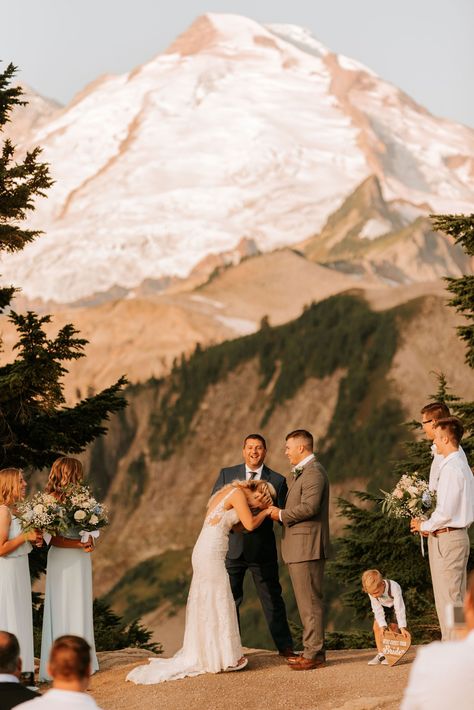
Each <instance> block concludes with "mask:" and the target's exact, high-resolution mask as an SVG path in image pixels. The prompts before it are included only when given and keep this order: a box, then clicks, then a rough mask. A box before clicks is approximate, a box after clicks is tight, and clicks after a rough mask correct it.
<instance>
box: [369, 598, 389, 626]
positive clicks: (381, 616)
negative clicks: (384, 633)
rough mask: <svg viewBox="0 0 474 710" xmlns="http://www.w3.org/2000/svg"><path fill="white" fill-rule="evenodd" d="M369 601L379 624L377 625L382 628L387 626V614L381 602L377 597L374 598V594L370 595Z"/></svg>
mask: <svg viewBox="0 0 474 710" xmlns="http://www.w3.org/2000/svg"><path fill="white" fill-rule="evenodd" d="M369 599H370V604H371V606H372V611H373V612H374V616H375V621H376V622H377V624H378V625H379V626H380V627H382V626H387V622H386V621H385V613H384V610H383V606H382V604H381V603H380V602H379V600H378V599H377V597H373V596H372V594H369Z"/></svg>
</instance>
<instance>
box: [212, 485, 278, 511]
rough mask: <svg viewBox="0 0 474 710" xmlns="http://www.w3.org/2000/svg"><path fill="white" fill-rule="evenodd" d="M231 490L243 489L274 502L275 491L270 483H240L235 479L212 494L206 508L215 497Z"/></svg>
mask: <svg viewBox="0 0 474 710" xmlns="http://www.w3.org/2000/svg"><path fill="white" fill-rule="evenodd" d="M231 488H245V489H247V490H249V491H252V493H262V494H263V495H267V496H269V497H270V498H271V499H272V501H275V500H276V490H275V489H274V487H273V486H272V484H271V483H270V481H262V480H259V481H255V479H254V480H251V481H241V480H239V479H238V478H237V479H236V480H235V481H232V483H227V484H226V485H225V486H222V488H219V490H218V491H216V492H215V493H213V495H212V496H211V497H210V498H209V500H208V502H207V508H209V506H210V504H211V501H213V500H214V498H215V497H216V495H218V494H219V493H222V491H230V489H231Z"/></svg>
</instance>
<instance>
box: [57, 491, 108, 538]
mask: <svg viewBox="0 0 474 710" xmlns="http://www.w3.org/2000/svg"><path fill="white" fill-rule="evenodd" d="M64 505H65V508H66V516H67V519H68V522H69V525H70V526H75V527H77V524H78V523H79V524H80V527H81V533H86V532H91V533H93V532H95V533H97V535H98V530H99V529H100V528H103V527H105V526H106V525H108V523H109V520H108V515H107V509H106V508H105V506H103V505H102V504H101V503H98V502H97V500H96V499H95V498H94V496H93V495H92V493H91V491H90V489H89V488H88V487H87V486H84V485H82V484H80V485H74V486H70V487H69V488H68V490H67V491H66V493H65V496H64ZM95 536H96V535H95Z"/></svg>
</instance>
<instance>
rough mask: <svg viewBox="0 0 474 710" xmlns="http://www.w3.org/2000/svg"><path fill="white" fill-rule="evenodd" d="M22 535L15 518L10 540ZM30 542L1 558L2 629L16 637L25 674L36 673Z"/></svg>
mask: <svg viewBox="0 0 474 710" xmlns="http://www.w3.org/2000/svg"><path fill="white" fill-rule="evenodd" d="M20 533H21V526H20V521H19V520H18V518H15V516H14V515H12V520H11V524H10V530H9V533H8V539H9V540H12V539H13V538H14V537H16V536H17V535H19V534H20ZM31 549H32V548H31V545H30V543H29V542H25V543H23V545H20V547H17V548H16V550H13V552H10V554H9V555H4V556H3V557H0V629H2V631H9V632H10V633H11V634H15V636H16V637H17V639H18V642H19V644H20V654H21V659H22V663H23V671H24V672H25V673H32V672H33V671H34V655H33V614H32V606H31V582H30V571H29V567H28V553H29V552H31Z"/></svg>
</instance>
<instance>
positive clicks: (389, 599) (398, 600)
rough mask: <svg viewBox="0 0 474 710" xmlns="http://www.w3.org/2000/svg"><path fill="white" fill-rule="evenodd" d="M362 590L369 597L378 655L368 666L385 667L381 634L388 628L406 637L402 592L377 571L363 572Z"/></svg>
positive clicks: (394, 583)
mask: <svg viewBox="0 0 474 710" xmlns="http://www.w3.org/2000/svg"><path fill="white" fill-rule="evenodd" d="M362 589H363V590H364V592H366V593H367V594H368V595H369V597H370V603H371V605H372V611H373V612H374V616H375V621H374V636H375V643H376V645H377V651H378V653H377V655H376V656H374V658H372V660H371V661H369V666H378V665H379V664H382V665H383V666H387V665H388V662H387V659H386V658H385V656H384V655H383V653H382V634H383V632H384V631H385V629H387V628H389V629H390V630H391V631H395V632H397V633H401V634H402V635H403V636H408V631H407V628H406V626H407V622H406V615H405V604H404V601H403V597H402V590H401V588H400V585H399V584H397V582H394V581H393V579H384V578H383V577H382V575H381V574H380V572H379V571H378V570H377V569H368V570H366V571H365V572H364V574H363V575H362ZM394 617H395V618H394ZM395 619H396V622H397V623H395Z"/></svg>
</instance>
